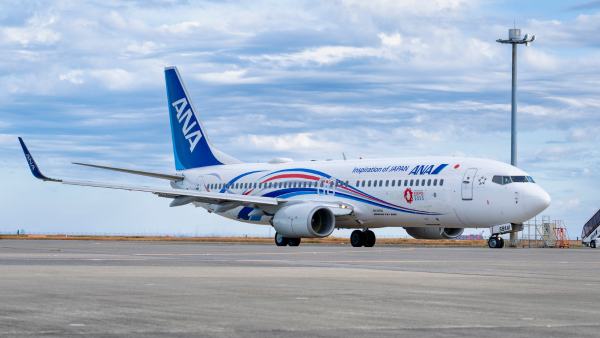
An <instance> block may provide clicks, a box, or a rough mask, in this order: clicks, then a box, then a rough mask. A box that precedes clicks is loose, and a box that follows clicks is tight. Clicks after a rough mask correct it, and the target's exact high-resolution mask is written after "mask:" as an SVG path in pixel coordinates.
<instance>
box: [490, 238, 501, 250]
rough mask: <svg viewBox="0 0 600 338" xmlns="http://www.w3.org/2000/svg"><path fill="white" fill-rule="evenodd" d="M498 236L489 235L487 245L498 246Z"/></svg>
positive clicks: (494, 247)
mask: <svg viewBox="0 0 600 338" xmlns="http://www.w3.org/2000/svg"><path fill="white" fill-rule="evenodd" d="M498 244H499V243H498V238H497V237H490V239H488V246H489V247H490V248H492V249H496V248H497V247H498Z"/></svg>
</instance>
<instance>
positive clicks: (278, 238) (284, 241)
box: [275, 232, 301, 246]
mask: <svg viewBox="0 0 600 338" xmlns="http://www.w3.org/2000/svg"><path fill="white" fill-rule="evenodd" d="M300 240H301V239H300V238H287V237H283V236H282V235H281V234H279V233H277V232H276V233H275V244H276V245H277V246H286V245H289V246H298V245H300Z"/></svg>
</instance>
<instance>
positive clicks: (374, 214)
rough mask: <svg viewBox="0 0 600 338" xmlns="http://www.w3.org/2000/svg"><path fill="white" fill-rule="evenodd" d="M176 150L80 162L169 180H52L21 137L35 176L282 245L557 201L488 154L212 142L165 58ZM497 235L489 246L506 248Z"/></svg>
mask: <svg viewBox="0 0 600 338" xmlns="http://www.w3.org/2000/svg"><path fill="white" fill-rule="evenodd" d="M164 72H165V81H166V87H167V99H168V108H169V116H170V123H171V134H172V139H173V153H174V157H175V171H173V172H172V173H170V174H164V173H157V172H148V171H140V170H131V169H125V168H115V167H107V166H100V165H94V164H85V163H74V164H77V165H83V166H88V167H94V168H99V169H106V170H114V171H119V172H124V173H129V174H134V175H142V176H148V177H153V178H157V179H163V180H167V181H169V182H170V185H171V188H160V187H145V186H134V185H121V184H115V183H103V182H90V181H75V180H64V179H54V178H49V177H46V176H44V175H43V174H42V173H41V171H40V169H39V167H38V165H37V164H36V163H35V161H34V159H33V157H32V155H31V153H30V152H29V150H28V149H27V147H26V145H25V143H24V141H23V140H22V139H21V138H20V137H19V142H20V144H21V146H22V148H23V151H24V153H25V158H26V159H27V163H28V164H29V167H30V169H31V172H32V174H33V176H35V177H36V178H38V179H40V180H43V181H49V182H59V183H62V184H68V185H78V186H88V187H99V188H110V189H121V190H129V191H142V192H149V193H153V194H155V195H157V196H159V197H164V198H169V199H172V201H171V203H170V206H171V207H178V206H183V205H187V204H193V205H195V206H197V207H201V208H203V209H206V210H207V211H208V212H209V213H215V214H217V215H220V216H223V217H226V218H229V219H233V220H237V221H241V222H246V223H252V224H264V225H270V226H272V227H273V228H274V229H275V236H274V241H275V244H276V245H277V246H298V245H299V244H300V242H301V239H302V238H323V237H328V236H330V235H331V233H332V232H333V231H334V229H336V228H337V229H355V230H354V231H353V232H352V234H351V236H350V243H351V245H352V246H353V247H363V246H364V247H372V246H374V245H375V242H376V236H375V233H374V232H373V230H372V229H379V228H384V227H403V228H404V229H405V230H406V232H407V233H408V234H409V235H410V236H412V237H414V238H417V239H453V238H457V237H458V236H460V235H461V234H462V233H463V230H464V229H465V228H485V227H492V226H496V225H501V224H509V223H510V224H511V225H513V227H509V228H508V229H513V228H514V229H518V228H519V227H518V226H519V225H520V224H522V223H523V222H524V221H526V220H528V219H531V218H533V217H535V216H536V215H538V214H539V213H541V212H542V211H543V210H545V209H546V208H547V207H548V206H549V205H550V201H551V200H550V196H549V195H548V193H546V191H544V189H542V188H541V187H540V186H539V185H538V184H536V183H535V181H534V180H533V178H532V177H531V176H529V175H528V174H527V173H526V172H524V171H523V170H521V169H519V168H516V167H514V166H511V165H508V164H506V163H502V162H498V161H493V160H489V159H478V158H454V157H420V158H389V159H370V160H369V159H359V160H347V159H346V158H345V155H344V160H335V161H333V160H326V161H314V160H313V161H302V162H294V161H293V160H292V159H289V158H274V159H273V160H271V161H269V162H268V163H243V162H241V161H239V160H237V159H235V158H233V157H231V156H229V155H226V154H224V153H222V152H220V151H218V150H217V149H216V148H215V147H214V146H213V144H212V142H211V141H210V139H209V137H208V134H207V132H206V130H205V128H204V126H203V125H202V122H201V120H200V117H199V115H198V112H197V110H196V108H195V107H194V104H193V103H192V100H191V97H190V95H189V92H188V90H187V89H186V87H185V85H184V83H183V81H182V78H181V75H180V74H179V71H178V70H177V68H176V67H166V68H165V69H164ZM497 235H498V234H494V235H492V236H491V237H490V239H489V241H488V245H489V246H490V247H491V248H501V247H503V246H504V240H503V239H502V238H500V237H498V236H497Z"/></svg>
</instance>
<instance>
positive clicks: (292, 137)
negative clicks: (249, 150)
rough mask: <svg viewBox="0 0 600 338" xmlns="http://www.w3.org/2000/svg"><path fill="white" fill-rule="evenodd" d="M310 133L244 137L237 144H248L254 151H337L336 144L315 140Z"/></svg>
mask: <svg viewBox="0 0 600 338" xmlns="http://www.w3.org/2000/svg"><path fill="white" fill-rule="evenodd" d="M313 136H314V135H313V134H312V133H298V134H285V135H279V136H267V135H246V136H243V137H241V138H238V140H237V142H238V143H239V144H247V143H250V144H251V146H252V147H254V148H256V149H262V150H267V151H273V150H292V151H297V150H308V149H339V146H338V145H337V144H336V143H333V142H329V141H326V140H321V139H315V138H314V137H313Z"/></svg>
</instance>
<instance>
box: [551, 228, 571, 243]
mask: <svg viewBox="0 0 600 338" xmlns="http://www.w3.org/2000/svg"><path fill="white" fill-rule="evenodd" d="M554 234H555V235H556V244H555V245H554V247H555V248H569V247H570V246H571V245H570V242H569V232H568V231H567V227H566V226H565V222H563V221H555V227H554Z"/></svg>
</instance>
